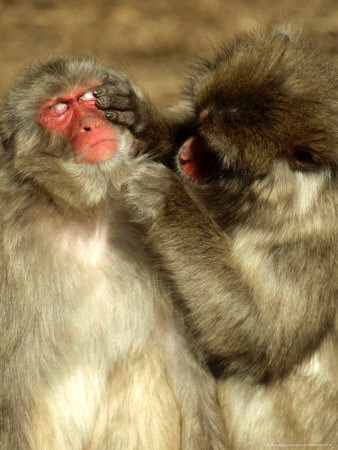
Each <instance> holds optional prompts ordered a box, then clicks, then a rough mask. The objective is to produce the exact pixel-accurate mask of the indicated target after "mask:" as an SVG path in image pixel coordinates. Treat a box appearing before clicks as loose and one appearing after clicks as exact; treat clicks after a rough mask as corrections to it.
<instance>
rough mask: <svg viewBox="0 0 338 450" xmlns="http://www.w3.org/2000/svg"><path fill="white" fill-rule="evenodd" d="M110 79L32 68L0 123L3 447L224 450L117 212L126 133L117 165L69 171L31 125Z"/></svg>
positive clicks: (150, 275)
mask: <svg viewBox="0 0 338 450" xmlns="http://www.w3.org/2000/svg"><path fill="white" fill-rule="evenodd" d="M107 72H108V69H106V68H104V67H102V66H100V64H98V63H97V62H95V61H93V60H90V59H87V58H82V57H69V58H60V59H55V60H52V61H50V62H47V63H45V64H44V63H42V64H37V65H35V66H32V68H31V69H28V70H27V71H26V72H25V73H24V74H23V75H22V76H20V77H19V79H18V81H17V82H16V84H15V85H14V87H13V89H12V90H11V91H10V93H9V95H8V97H7V99H6V102H5V105H4V108H3V110H2V113H1V135H2V138H3V141H4V145H5V150H4V152H3V153H2V154H1V159H0V209H1V218H0V276H1V284H0V374H1V378H0V448H1V449H2V450H26V449H29V450H33V449H34V450H48V449H57V450H66V449H69V450H70V449H71V450H76V449H78V450H83V449H88V450H89V449H97V450H105V449H106V450H108V449H114V450H117V449H120V450H127V449H128V450H129V449H130V450H131V449H134V450H136V449H137V450H140V449H144V450H151V449H153V450H165V449H168V450H169V449H170V450H172V449H173V450H174V449H177V450H178V449H191V450H195V449H223V448H225V446H224V443H223V437H222V425H221V423H222V421H221V419H220V414H218V413H217V408H218V407H217V403H216V400H215V394H216V392H215V386H214V382H213V380H212V378H211V377H210V376H209V375H207V373H206V372H204V371H203V370H202V369H201V367H200V366H199V365H198V364H197V363H196V362H195V360H194V358H193V357H192V356H191V355H190V353H189V352H188V350H187V349H188V346H187V344H186V342H185V341H184V339H183V338H182V337H181V336H180V334H179V332H178V331H177V330H178V325H177V328H176V326H175V325H174V319H173V311H172V307H171V299H170V298H169V296H168V295H167V294H166V293H165V291H164V289H163V286H162V285H161V284H160V282H159V280H158V278H157V276H156V274H155V272H154V271H153V270H152V269H151V268H150V266H149V263H148V262H147V260H146V258H145V255H144V251H143V248H142V235H141V230H140V229H139V227H138V226H135V225H133V224H131V223H130V220H129V218H128V214H127V212H126V209H125V207H124V206H123V204H122V203H121V198H120V197H121V196H120V194H119V189H120V185H121V183H122V182H123V181H125V180H126V179H127V177H128V176H130V175H131V174H132V172H133V171H134V170H135V169H136V167H137V165H138V164H139V162H138V161H137V160H131V159H130V157H129V152H130V149H131V146H132V142H133V139H132V136H131V134H130V132H129V131H128V130H127V129H126V128H124V127H121V126H117V132H118V135H119V138H120V146H119V148H118V151H117V153H116V155H115V156H114V157H113V158H112V159H111V160H108V161H105V162H102V163H98V164H77V163H76V162H75V161H74V156H73V153H72V148H71V146H70V143H69V142H68V141H67V140H66V139H65V138H64V137H63V136H62V135H61V134H59V133H56V132H48V131H46V130H44V129H43V128H42V127H41V126H40V125H38V124H37V111H39V108H40V107H41V105H42V104H43V103H44V102H45V101H47V100H48V99H50V98H54V97H55V96H59V95H62V93H63V92H64V91H67V90H69V89H71V88H75V87H81V86H88V85H89V84H90V83H92V82H93V80H94V81H95V80H103V79H104V76H105V75H106V73H107ZM109 73H110V75H113V76H114V77H123V74H121V73H118V72H114V71H110V72H109Z"/></svg>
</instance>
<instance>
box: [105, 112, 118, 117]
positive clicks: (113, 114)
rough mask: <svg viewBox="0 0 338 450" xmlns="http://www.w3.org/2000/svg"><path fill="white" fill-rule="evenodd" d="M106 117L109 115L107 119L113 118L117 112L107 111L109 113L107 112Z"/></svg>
mask: <svg viewBox="0 0 338 450" xmlns="http://www.w3.org/2000/svg"><path fill="white" fill-rule="evenodd" d="M106 117H107V119H113V118H115V117H116V113H115V112H113V111H111V112H107V113H106Z"/></svg>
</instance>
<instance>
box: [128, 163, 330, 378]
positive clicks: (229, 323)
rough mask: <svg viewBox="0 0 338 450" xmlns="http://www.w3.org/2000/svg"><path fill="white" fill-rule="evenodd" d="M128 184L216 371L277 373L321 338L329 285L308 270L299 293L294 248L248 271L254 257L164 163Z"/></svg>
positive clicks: (146, 168) (139, 172)
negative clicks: (325, 287) (324, 290)
mask: <svg viewBox="0 0 338 450" xmlns="http://www.w3.org/2000/svg"><path fill="white" fill-rule="evenodd" d="M124 191H125V195H126V199H127V202H128V204H129V206H130V207H131V209H132V211H133V213H134V217H135V220H138V221H140V222H143V223H145V224H147V225H148V227H149V240H150V243H151V244H152V245H154V247H155V251H156V252H157V254H158V255H159V256H160V259H161V260H162V263H163V267H164V268H165V270H167V271H168V274H169V277H170V278H171V280H172V282H173V284H174V287H175V289H176V290H177V293H178V296H179V301H182V303H183V305H184V308H185V311H187V325H188V329H189V330H190V332H191V334H192V335H193V336H195V337H196V339H197V345H198V348H200V349H201V348H202V350H203V352H204V354H205V356H206V359H207V360H208V362H209V364H210V367H211V368H212V370H213V371H214V373H215V374H216V375H220V374H222V373H234V372H237V371H241V373H242V374H243V373H246V374H248V375H249V376H253V377H254V378H256V379H261V380H262V379H270V378H273V377H278V376H280V375H283V374H284V373H285V372H286V371H287V370H289V369H290V367H293V366H294V365H295V364H296V363H297V362H299V361H300V359H301V358H303V357H304V355H306V353H307V351H309V350H310V349H311V348H312V346H313V345H315V343H316V342H318V339H320V337H321V335H322V334H323V333H324V330H325V329H326V328H327V325H328V323H329V321H330V320H331V319H330V317H333V314H332V309H333V307H334V306H333V305H331V306H330V300H329V299H330V296H331V298H332V293H328V295H327V296H325V295H324V294H323V293H319V289H320V287H319V286H316V280H315V279H313V276H312V279H310V276H307V277H306V276H304V280H305V281H303V282H304V283H312V284H313V291H312V292H313V295H312V296H311V297H309V298H306V299H304V298H302V286H299V285H297V284H296V283H292V276H295V274H294V273H292V271H293V270H295V268H294V267H295V266H296V264H295V265H294V267H292V266H293V264H292V261H293V260H292V256H291V257H290V256H289V260H288V262H287V263H286V261H285V260H284V259H283V256H282V253H283V250H281V255H280V258H281V259H280V260H279V257H275V258H274V263H273V264H272V263H271V265H270V264H269V260H266V261H265V263H266V266H264V264H263V263H262V264H261V263H259V264H258V265H260V264H261V266H260V267H254V271H252V272H250V264H252V265H254V264H255V258H254V257H253V258H252V259H250V255H248V256H247V257H246V255H244V256H243V255H242V256H241V255H240V252H239V251H238V250H237V249H236V248H235V245H234V242H233V240H232V239H230V237H228V236H227V234H226V233H224V232H223V231H222V230H221V229H220V228H219V226H218V225H217V224H216V223H215V222H214V221H213V220H212V218H211V217H210V215H209V214H208V212H207V211H206V210H205V209H204V207H203V206H201V205H200V204H197V202H194V200H193V199H192V198H191V197H190V195H189V194H188V192H187V190H186V188H185V187H184V186H183V185H182V184H181V182H180V180H179V178H178V177H177V176H175V175H174V174H172V173H171V172H170V171H169V170H168V169H166V168H165V167H163V166H162V165H159V164H155V163H151V162H149V163H146V164H145V165H141V166H140V167H139V169H138V170H137V172H135V173H134V174H133V176H132V178H131V180H130V181H128V183H127V185H125V189H124ZM302 245H303V246H304V245H305V246H306V245H307V244H306V243H305V244H304V243H302ZM290 250H291V249H290V248H288V255H290V254H292V255H293V257H294V260H295V261H296V260H297V258H301V257H302V256H301V255H302V251H304V249H303V248H300V247H299V248H298V247H297V244H294V249H293V251H290ZM264 251H265V252H266V253H267V254H268V253H269V251H268V250H267V249H265V250H264ZM246 260H247V261H246ZM251 261H252V262H251ZM271 261H272V260H271ZM303 271H304V273H306V264H305V263H304V268H303ZM303 275H304V274H303ZM312 275H313V274H312ZM318 284H321V283H318ZM304 288H305V286H304ZM307 291H308V289H307ZM304 292H306V289H304ZM318 299H320V302H319V301H318ZM300 300H301V301H300ZM300 305H302V307H300ZM304 305H305V307H304ZM290 317H291V318H292V320H290Z"/></svg>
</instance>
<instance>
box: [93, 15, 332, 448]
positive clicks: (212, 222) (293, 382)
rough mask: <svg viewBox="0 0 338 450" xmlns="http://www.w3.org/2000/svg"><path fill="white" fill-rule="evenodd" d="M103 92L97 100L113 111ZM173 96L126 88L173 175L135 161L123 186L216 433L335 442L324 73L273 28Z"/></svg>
mask: <svg viewBox="0 0 338 450" xmlns="http://www.w3.org/2000/svg"><path fill="white" fill-rule="evenodd" d="M114 92H115V94H116V91H115V87H114V86H113V85H109V83H108V84H106V85H105V86H103V87H102V88H101V90H99V91H98V92H97V96H98V105H99V106H101V107H102V108H104V109H107V110H108V112H107V117H108V118H110V119H111V120H113V121H116V122H119V117H121V119H122V121H123V113H124V112H123V111H121V108H120V107H119V99H118V97H112V94H113V93H114ZM184 95H185V97H184V101H183V103H182V105H185V106H182V105H181V106H180V107H179V108H177V110H176V111H175V108H172V109H171V110H169V111H162V110H160V109H159V108H157V107H156V106H153V105H152V104H151V103H150V102H149V100H147V99H145V98H144V97H140V96H137V95H136V94H135V92H133V90H132V88H130V91H129V96H130V103H129V111H128V114H129V116H128V118H129V126H130V129H131V130H132V131H133V133H134V134H135V136H136V138H137V139H138V142H139V149H140V152H144V151H147V152H149V153H151V155H152V156H153V158H154V159H156V160H157V161H160V162H165V164H167V165H169V167H171V168H174V170H175V171H176V173H177V174H178V177H177V176H175V175H173V174H172V173H170V172H169V171H168V170H167V169H166V168H165V167H163V166H161V165H159V164H152V165H151V164H149V163H147V164H145V165H144V166H143V167H140V168H139V169H138V173H134V174H133V177H132V178H131V179H130V180H129V181H128V187H127V189H126V195H127V198H128V201H129V203H130V205H131V208H132V210H133V211H134V214H135V220H137V221H141V222H143V223H145V224H148V236H149V242H150V244H151V245H152V246H153V247H154V248H155V250H156V252H157V254H158V261H157V262H158V263H160V264H161V265H162V267H163V270H164V271H165V272H166V274H167V277H168V280H169V281H170V283H171V286H172V289H173V291H174V292H175V293H176V298H177V302H178V303H179V304H180V305H181V306H182V310H183V312H184V316H185V321H186V328H187V332H188V334H189V335H190V336H191V340H192V341H193V342H195V347H196V351H198V352H200V353H201V354H202V355H203V356H204V358H205V359H206V360H207V361H208V363H209V366H210V368H211V369H212V371H213V372H214V374H215V376H216V377H217V378H218V390H219V398H220V401H221V403H222V407H223V412H224V418H225V423H226V427H227V431H228V435H229V438H230V441H231V444H232V445H233V447H234V448H235V449H243V450H244V449H245V450H247V449H255V450H260V449H262V448H263V447H264V446H266V445H297V446H300V447H302V446H304V448H306V447H305V446H306V445H307V444H308V445H316V444H317V445H319V444H321V445H328V446H330V445H331V446H334V445H338V383H337V374H338V328H337V327H338V317H337V162H338V71H337V68H336V67H335V65H334V62H333V61H332V60H331V59H330V57H329V56H327V55H326V54H325V52H324V51H323V49H322V48H320V47H318V46H317V44H316V43H315V42H314V41H313V39H312V38H311V37H310V36H308V35H307V34H306V33H305V32H303V31H302V30H300V29H298V28H297V27H292V26H290V25H288V24H279V23H278V24H273V25H271V26H269V27H267V28H266V29H264V30H258V31H254V32H252V33H249V34H243V35H241V36H239V37H238V38H236V39H235V40H234V41H233V42H232V43H230V44H229V45H225V46H224V47H223V48H221V49H219V50H218V51H217V52H216V53H215V54H214V55H213V56H211V57H210V58H207V59H204V60H202V61H200V63H199V64H197V66H196V68H195V70H193V71H192V75H191V77H190V79H189V81H188V83H187V85H186V89H185V94H184ZM110 110H114V111H110ZM132 110H134V111H135V114H134V119H133V120H131V119H130V117H131V115H130V111H132ZM188 163H190V169H189V166H188V165H187V164H188ZM188 169H189V170H190V171H189V170H188Z"/></svg>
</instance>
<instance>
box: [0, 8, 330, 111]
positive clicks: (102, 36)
mask: <svg viewBox="0 0 338 450" xmlns="http://www.w3.org/2000/svg"><path fill="white" fill-rule="evenodd" d="M280 14H283V15H286V16H289V17H291V18H296V19H298V20H300V21H301V22H302V23H305V24H306V25H308V26H310V27H311V28H313V29H314V30H315V31H317V32H320V33H322V34H323V35H325V36H327V39H328V43H329V48H330V50H331V51H332V52H335V51H336V49H338V0H280V1H278V0H144V1H142V0H127V1H122V0H0V42H1V53H0V63H1V71H0V98H1V99H2V98H3V96H4V95H5V93H6V92H7V90H8V89H9V88H10V86H11V84H12V82H13V79H14V77H15V76H16V74H17V73H18V72H19V71H20V70H21V68H22V67H23V66H24V65H25V64H27V63H29V62H30V61H32V60H35V59H39V58H41V57H44V56H46V55H52V54H63V53H66V54H73V53H81V54H90V55H96V56H97V57H98V58H99V59H101V60H102V61H103V62H104V63H105V64H106V65H109V66H111V67H117V68H119V69H122V70H124V71H126V72H127V73H128V74H129V75H130V76H131V77H132V78H133V79H134V80H135V82H136V83H137V84H139V85H140V86H141V87H142V88H143V89H144V90H146V91H147V92H148V93H149V94H150V95H151V97H152V98H153V99H154V100H157V101H159V102H160V103H162V104H164V105H166V104H170V103H172V101H173V100H174V99H175V95H177V92H178V83H177V78H179V79H180V78H181V76H182V72H184V67H185V63H186V62H187V61H189V59H190V58H191V56H192V55H196V54H200V53H201V52H202V51H204V52H205V51H206V50H207V49H208V47H209V48H210V44H213V43H217V42H220V41H223V40H226V39H229V38H231V36H232V35H233V34H234V33H235V32H236V31H239V30H246V29H250V28H252V27H254V26H256V25H257V24H259V23H262V22H265V21H266V20H267V19H268V18H269V17H271V16H275V15H280Z"/></svg>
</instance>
